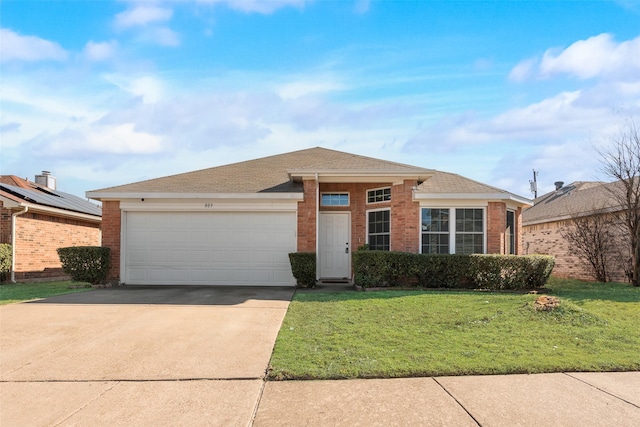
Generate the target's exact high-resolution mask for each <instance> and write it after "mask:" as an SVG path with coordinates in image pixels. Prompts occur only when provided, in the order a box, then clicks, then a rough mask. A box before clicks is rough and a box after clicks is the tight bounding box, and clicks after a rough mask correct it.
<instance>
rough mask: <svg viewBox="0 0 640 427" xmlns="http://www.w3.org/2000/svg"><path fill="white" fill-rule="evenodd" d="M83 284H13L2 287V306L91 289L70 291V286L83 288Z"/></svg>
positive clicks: (67, 282)
mask: <svg viewBox="0 0 640 427" xmlns="http://www.w3.org/2000/svg"><path fill="white" fill-rule="evenodd" d="M83 285H88V283H82V282H72V281H64V282H41V283H11V284H4V285H0V305H5V304H11V303H14V302H21V301H29V300H32V299H38V298H47V297H52V296H54V295H62V294H68V293H72V292H84V291H86V290H89V289H91V288H84V287H82V288H78V289H70V288H69V287H70V286H83Z"/></svg>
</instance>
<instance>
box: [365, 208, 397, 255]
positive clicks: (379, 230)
mask: <svg viewBox="0 0 640 427" xmlns="http://www.w3.org/2000/svg"><path fill="white" fill-rule="evenodd" d="M390 212H391V211H390V210H389V209H385V210H381V211H369V212H367V233H368V240H369V249H370V250H372V251H388V250H389V229H390V223H389V218H390Z"/></svg>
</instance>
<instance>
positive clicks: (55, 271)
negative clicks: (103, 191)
mask: <svg viewBox="0 0 640 427" xmlns="http://www.w3.org/2000/svg"><path fill="white" fill-rule="evenodd" d="M101 221H102V212H101V210H100V206H98V205H96V204H95V203H92V202H89V201H88V200H84V199H82V198H80V197H77V196H74V195H72V194H67V193H64V192H62V191H57V190H56V189H55V178H54V177H53V176H51V175H50V174H49V173H48V172H43V174H42V175H37V176H36V182H31V181H28V180H26V179H22V178H19V177H17V176H15V175H0V243H10V244H12V251H13V260H12V267H13V268H12V271H11V280H12V281H38V280H52V279H66V278H68V276H67V275H65V274H64V272H63V271H62V267H61V265H60V258H59V257H58V253H57V252H56V250H57V249H58V248H61V247H66V246H100V242H101V232H100V223H101Z"/></svg>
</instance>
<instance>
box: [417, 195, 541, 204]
mask: <svg viewBox="0 0 640 427" xmlns="http://www.w3.org/2000/svg"><path fill="white" fill-rule="evenodd" d="M434 199H435V200H462V199H466V200H508V201H512V202H516V203H519V204H521V205H523V206H533V201H532V200H529V199H526V198H524V197H519V196H516V195H515V194H509V193H419V192H416V193H415V195H414V200H434Z"/></svg>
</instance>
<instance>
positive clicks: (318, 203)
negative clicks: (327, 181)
mask: <svg viewBox="0 0 640 427" xmlns="http://www.w3.org/2000/svg"><path fill="white" fill-rule="evenodd" d="M319 227H320V183H319V182H318V172H316V282H317V281H318V280H320V266H319V260H320V244H319V242H318V233H319V232H320V229H319Z"/></svg>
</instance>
